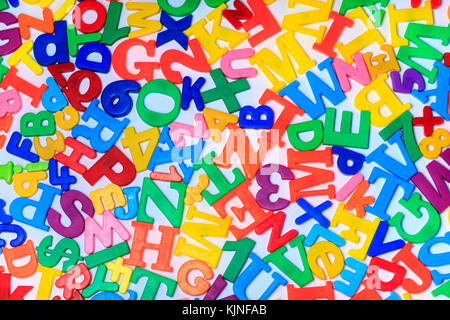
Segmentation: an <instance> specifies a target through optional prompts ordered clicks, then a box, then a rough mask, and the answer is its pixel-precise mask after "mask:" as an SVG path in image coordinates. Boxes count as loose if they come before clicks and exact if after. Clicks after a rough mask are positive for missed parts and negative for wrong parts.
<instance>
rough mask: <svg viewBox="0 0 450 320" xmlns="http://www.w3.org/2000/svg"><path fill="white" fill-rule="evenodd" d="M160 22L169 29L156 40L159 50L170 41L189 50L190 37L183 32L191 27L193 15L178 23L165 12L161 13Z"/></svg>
mask: <svg viewBox="0 0 450 320" xmlns="http://www.w3.org/2000/svg"><path fill="white" fill-rule="evenodd" d="M160 21H161V23H162V24H163V25H164V26H165V27H166V28H167V30H164V31H162V32H160V33H158V36H157V38H156V47H157V48H158V47H160V46H162V45H163V44H166V43H167V42H169V41H172V40H175V41H176V42H178V43H179V44H180V46H182V47H183V48H184V50H187V47H188V37H187V36H186V35H185V34H184V33H183V31H184V30H186V29H187V28H189V27H190V26H191V23H192V14H191V15H188V16H187V17H184V18H183V19H180V20H178V21H177V20H174V19H172V17H170V16H169V15H168V14H167V13H165V12H164V11H161V18H160Z"/></svg>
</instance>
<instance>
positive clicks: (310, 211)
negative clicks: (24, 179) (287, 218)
mask: <svg viewBox="0 0 450 320" xmlns="http://www.w3.org/2000/svg"><path fill="white" fill-rule="evenodd" d="M297 204H298V205H299V206H300V207H301V208H302V209H303V210H305V213H304V214H302V215H301V216H300V217H298V218H297V219H295V223H296V224H302V223H304V222H306V221H308V220H309V219H311V218H313V219H314V220H316V221H317V222H318V223H319V224H320V225H321V226H322V227H324V228H328V227H329V226H330V221H328V219H327V218H325V217H324V216H323V215H322V211H325V210H326V209H328V208H329V207H331V201H329V200H327V201H325V202H323V203H321V204H320V205H318V206H317V207H313V206H312V205H310V204H309V203H308V202H307V201H306V200H305V199H303V198H298V200H297Z"/></svg>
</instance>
